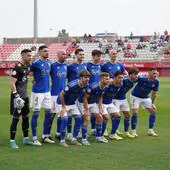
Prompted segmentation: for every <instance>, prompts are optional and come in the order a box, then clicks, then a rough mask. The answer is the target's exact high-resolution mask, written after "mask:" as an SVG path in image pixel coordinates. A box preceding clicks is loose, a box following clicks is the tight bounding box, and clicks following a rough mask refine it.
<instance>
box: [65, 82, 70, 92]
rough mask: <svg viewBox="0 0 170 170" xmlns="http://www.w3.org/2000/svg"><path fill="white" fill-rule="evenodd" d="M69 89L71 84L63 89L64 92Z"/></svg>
mask: <svg viewBox="0 0 170 170" xmlns="http://www.w3.org/2000/svg"><path fill="white" fill-rule="evenodd" d="M69 89H70V86H69V84H67V86H66V87H65V89H64V90H63V91H64V93H66V92H68V91H69Z"/></svg>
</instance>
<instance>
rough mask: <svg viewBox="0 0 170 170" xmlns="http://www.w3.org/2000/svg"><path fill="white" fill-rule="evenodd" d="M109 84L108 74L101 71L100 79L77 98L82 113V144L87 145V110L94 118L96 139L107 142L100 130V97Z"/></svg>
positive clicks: (101, 118) (101, 119) (101, 120)
mask: <svg viewBox="0 0 170 170" xmlns="http://www.w3.org/2000/svg"><path fill="white" fill-rule="evenodd" d="M108 84H109V74H108V73H104V72H103V73H101V75H100V81H99V82H95V83H92V84H91V85H90V86H89V88H88V89H87V91H86V94H85V95H84V96H83V97H82V98H79V103H78V104H79V108H80V110H81V112H82V113H83V118H84V119H83V124H82V144H83V145H89V142H88V140H87V125H88V123H89V116H90V114H89V112H90V113H91V114H92V115H93V116H95V118H96V141H97V142H102V143H107V142H108V140H107V139H105V138H104V137H103V136H101V132H102V122H103V117H102V111H103V109H102V100H103V99H102V98H103V93H104V91H105V90H106V88H107V85H108Z"/></svg>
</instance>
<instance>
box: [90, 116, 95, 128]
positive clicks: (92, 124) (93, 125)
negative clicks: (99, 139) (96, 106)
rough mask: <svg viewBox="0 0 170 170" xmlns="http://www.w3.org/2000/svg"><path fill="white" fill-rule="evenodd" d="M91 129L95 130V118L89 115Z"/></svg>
mask: <svg viewBox="0 0 170 170" xmlns="http://www.w3.org/2000/svg"><path fill="white" fill-rule="evenodd" d="M90 122H91V129H96V117H95V116H94V115H92V114H91V116H90Z"/></svg>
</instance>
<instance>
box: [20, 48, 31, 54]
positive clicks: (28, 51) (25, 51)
mask: <svg viewBox="0 0 170 170" xmlns="http://www.w3.org/2000/svg"><path fill="white" fill-rule="evenodd" d="M30 52H31V50H30V49H23V50H22V51H21V55H23V54H24V53H30Z"/></svg>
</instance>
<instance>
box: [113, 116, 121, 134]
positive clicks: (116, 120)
mask: <svg viewBox="0 0 170 170" xmlns="http://www.w3.org/2000/svg"><path fill="white" fill-rule="evenodd" d="M119 123H120V117H113V116H112V130H111V134H115V133H116V131H117V129H118V127H119Z"/></svg>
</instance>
